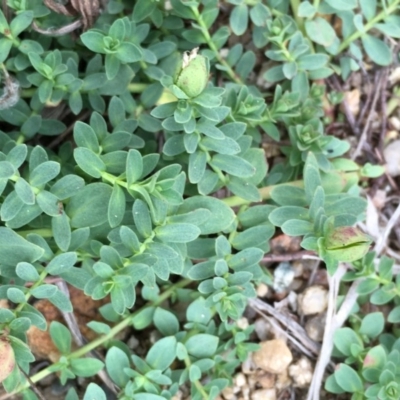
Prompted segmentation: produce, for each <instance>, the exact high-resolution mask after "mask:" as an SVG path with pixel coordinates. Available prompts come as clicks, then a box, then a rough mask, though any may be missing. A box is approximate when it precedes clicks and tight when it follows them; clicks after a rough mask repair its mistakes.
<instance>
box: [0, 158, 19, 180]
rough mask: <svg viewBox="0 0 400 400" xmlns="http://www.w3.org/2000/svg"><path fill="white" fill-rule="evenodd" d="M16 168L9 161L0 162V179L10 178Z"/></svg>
mask: <svg viewBox="0 0 400 400" xmlns="http://www.w3.org/2000/svg"><path fill="white" fill-rule="evenodd" d="M15 171H16V168H14V166H13V165H12V164H11V163H10V162H9V161H0V179H8V178H11V177H12V176H13V175H14V173H15Z"/></svg>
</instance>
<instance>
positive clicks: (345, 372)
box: [334, 364, 364, 393]
mask: <svg viewBox="0 0 400 400" xmlns="http://www.w3.org/2000/svg"><path fill="white" fill-rule="evenodd" d="M334 375H335V379H336V382H337V384H338V385H339V386H340V387H341V388H342V389H343V390H345V391H346V392H350V393H356V392H362V391H363V390H364V385H363V383H362V380H361V378H360V377H359V375H358V374H357V372H356V371H354V369H353V368H351V367H349V366H348V365H346V364H339V367H338V368H336V370H335V373H334Z"/></svg>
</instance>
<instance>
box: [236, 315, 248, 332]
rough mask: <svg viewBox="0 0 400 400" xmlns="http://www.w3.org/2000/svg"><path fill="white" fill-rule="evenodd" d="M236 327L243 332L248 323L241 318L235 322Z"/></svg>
mask: <svg viewBox="0 0 400 400" xmlns="http://www.w3.org/2000/svg"><path fill="white" fill-rule="evenodd" d="M236 325H237V327H238V328H240V329H242V330H245V329H247V328H248V327H249V321H248V320H247V318H245V317H242V318H239V319H238V320H237V321H236Z"/></svg>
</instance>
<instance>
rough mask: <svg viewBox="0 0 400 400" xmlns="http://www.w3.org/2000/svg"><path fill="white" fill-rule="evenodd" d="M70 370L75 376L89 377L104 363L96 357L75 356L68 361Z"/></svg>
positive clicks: (101, 367)
mask: <svg viewBox="0 0 400 400" xmlns="http://www.w3.org/2000/svg"><path fill="white" fill-rule="evenodd" d="M70 366H71V370H72V372H73V373H74V374H75V375H76V376H82V377H91V376H94V375H96V374H97V373H98V372H99V371H100V370H101V369H103V367H104V363H103V362H102V361H100V360H98V359H97V358H91V357H88V358H75V359H72V360H71V361H70Z"/></svg>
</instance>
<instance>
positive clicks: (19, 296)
mask: <svg viewBox="0 0 400 400" xmlns="http://www.w3.org/2000/svg"><path fill="white" fill-rule="evenodd" d="M7 298H8V299H9V300H10V301H12V302H13V303H15V304H19V303H26V299H25V294H24V292H23V291H22V290H21V289H18V288H16V287H11V288H9V289H7Z"/></svg>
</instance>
